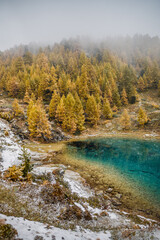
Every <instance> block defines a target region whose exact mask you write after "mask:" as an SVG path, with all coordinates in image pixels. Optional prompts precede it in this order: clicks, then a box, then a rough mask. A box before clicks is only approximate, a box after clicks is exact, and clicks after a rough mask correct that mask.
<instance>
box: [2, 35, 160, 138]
mask: <svg viewBox="0 0 160 240" xmlns="http://www.w3.org/2000/svg"><path fill="white" fill-rule="evenodd" d="M142 43H143V44H142ZM159 53H160V39H159V38H158V37H156V38H150V37H149V36H135V37H133V38H129V37H128V38H121V40H120V39H114V40H113V41H111V39H110V40H109V39H108V40H106V41H103V42H99V43H94V42H91V41H88V42H87V40H86V39H85V40H84V39H79V40H78V39H77V40H73V39H71V40H68V41H66V40H64V41H62V42H61V43H60V44H55V45H54V46H48V47H43V48H39V47H38V46H37V45H34V44H30V45H28V46H19V47H15V48H13V49H11V50H7V51H5V52H1V54H0V91H1V92H3V93H7V95H8V96H9V97H12V98H16V99H15V101H14V103H13V112H12V114H11V113H8V114H9V115H8V116H7V118H8V119H12V118H13V117H23V116H24V111H25V112H26V111H27V121H28V128H29V131H30V135H31V136H32V137H37V136H38V137H39V136H41V134H43V135H44V136H45V137H47V138H50V134H51V125H50V121H51V120H54V121H55V123H56V124H57V125H59V126H61V128H62V129H63V130H64V131H66V132H70V133H80V132H82V131H83V130H84V129H85V126H86V124H88V125H89V126H95V125H97V124H98V123H99V121H100V119H112V118H113V117H114V114H115V113H116V112H117V111H118V110H119V109H121V108H122V107H123V108H124V107H125V108H126V107H127V106H128V105H129V104H134V103H135V102H137V101H139V94H140V93H142V92H145V91H147V90H148V89H152V90H153V91H156V89H157V88H158V91H156V95H157V97H159V96H160V54H159ZM17 99H18V100H17ZM19 100H20V101H21V102H22V100H23V103H24V104H23V108H24V109H22V107H21V106H20V105H19V103H18V101H19ZM127 116H128V113H127V110H126V111H125V112H124V119H127ZM1 117H4V114H3V113H1ZM5 117H6V114H5ZM146 123H147V117H146V115H145V112H144V110H143V109H141V108H140V110H139V124H140V125H144V124H146ZM123 124H124V126H129V125H128V124H129V122H127V123H126V125H125V123H124V120H123V117H122V125H123ZM124 128H125V127H124ZM126 128H127V127H126Z"/></svg>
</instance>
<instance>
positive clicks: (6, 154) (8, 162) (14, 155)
mask: <svg viewBox="0 0 160 240" xmlns="http://www.w3.org/2000/svg"><path fill="white" fill-rule="evenodd" d="M5 132H8V136H7V134H6V135H5ZM15 140H16V137H15V135H14V134H13V132H12V131H11V129H10V127H9V125H8V124H7V123H6V122H5V121H3V120H2V119H0V170H1V171H4V170H6V169H8V168H9V167H10V166H13V165H18V164H20V163H21V161H20V160H19V159H18V157H19V154H20V153H21V147H20V145H19V144H18V143H17V142H16V141H15Z"/></svg>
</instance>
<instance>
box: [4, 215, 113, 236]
mask: <svg viewBox="0 0 160 240" xmlns="http://www.w3.org/2000/svg"><path fill="white" fill-rule="evenodd" d="M0 218H2V219H6V223H8V224H11V225H12V226H13V227H14V228H15V229H16V230H17V232H18V237H19V238H22V239H23V240H34V238H35V236H37V235H38V236H42V237H43V238H44V239H45V240H47V239H48V240H50V239H53V238H52V236H55V239H56V240H62V239H63V238H62V237H64V239H65V240H71V239H73V240H87V239H88V240H89V239H96V238H99V239H101V240H109V239H110V237H111V234H110V232H109V231H105V232H102V231H101V232H92V231H90V230H88V229H85V230H84V229H82V228H80V227H78V226H77V228H76V231H72V230H64V229H59V228H56V227H53V226H50V227H48V226H47V225H46V224H43V223H40V222H34V221H29V220H26V219H24V218H21V217H20V218H17V217H13V216H6V215H3V214H0Z"/></svg>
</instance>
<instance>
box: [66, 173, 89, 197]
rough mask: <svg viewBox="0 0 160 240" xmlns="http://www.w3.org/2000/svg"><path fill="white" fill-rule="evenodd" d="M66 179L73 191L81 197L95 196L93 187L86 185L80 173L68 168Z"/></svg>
mask: <svg viewBox="0 0 160 240" xmlns="http://www.w3.org/2000/svg"><path fill="white" fill-rule="evenodd" d="M64 181H65V182H67V183H68V185H69V188H70V189H71V192H72V193H76V194H77V195H78V196H79V197H83V198H89V197H91V196H93V193H92V191H91V189H89V188H88V187H86V186H84V183H85V182H84V179H83V178H82V177H81V176H80V175H79V174H78V173H76V172H73V171H70V170H66V171H65V173H64Z"/></svg>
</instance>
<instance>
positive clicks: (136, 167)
mask: <svg viewBox="0 0 160 240" xmlns="http://www.w3.org/2000/svg"><path fill="white" fill-rule="evenodd" d="M68 152H69V154H71V155H72V156H74V157H76V158H80V159H85V160H86V161H91V162H96V163H99V164H101V165H103V167H104V168H106V169H107V167H112V168H114V169H115V170H116V171H118V173H119V174H121V175H123V176H124V177H125V178H127V179H128V180H129V181H130V182H131V183H133V185H134V184H136V186H138V189H139V191H142V193H143V194H144V196H145V197H148V198H149V199H152V200H153V201H154V202H155V203H156V204H159V206H160V141H149V140H139V139H138V140H137V139H136V140H135V139H124V138H103V139H92V140H90V139H89V140H85V141H75V142H71V143H69V144H68Z"/></svg>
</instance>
